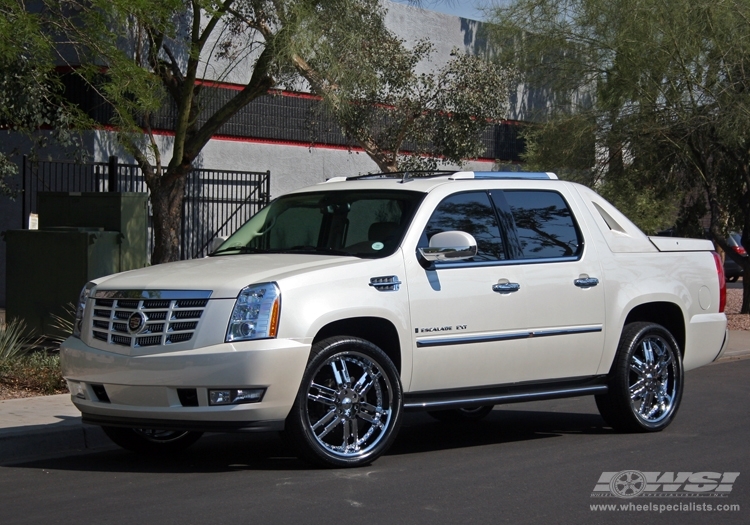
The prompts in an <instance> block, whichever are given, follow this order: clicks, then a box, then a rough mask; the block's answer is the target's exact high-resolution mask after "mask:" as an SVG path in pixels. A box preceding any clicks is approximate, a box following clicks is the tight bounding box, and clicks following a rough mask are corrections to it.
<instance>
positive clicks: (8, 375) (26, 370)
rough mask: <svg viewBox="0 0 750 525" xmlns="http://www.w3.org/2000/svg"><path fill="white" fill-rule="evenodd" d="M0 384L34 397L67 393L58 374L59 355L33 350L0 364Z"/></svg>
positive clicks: (59, 373)
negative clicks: (34, 395)
mask: <svg viewBox="0 0 750 525" xmlns="http://www.w3.org/2000/svg"><path fill="white" fill-rule="evenodd" d="M0 383H2V384H3V385H5V386H6V387H9V388H13V389H15V390H23V391H26V392H31V393H33V394H36V395H51V394H61V393H64V392H67V391H68V389H67V385H66V383H65V380H64V379H63V377H62V374H61V372H60V354H59V353H57V352H48V351H46V350H35V351H33V352H30V353H27V354H24V355H19V356H16V358H14V359H11V360H7V361H5V362H2V363H0Z"/></svg>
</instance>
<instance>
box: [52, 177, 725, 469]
mask: <svg viewBox="0 0 750 525" xmlns="http://www.w3.org/2000/svg"><path fill="white" fill-rule="evenodd" d="M712 249H713V247H712V244H711V243H710V242H709V241H706V240H697V239H678V238H653V237H647V236H646V235H644V234H643V233H642V232H641V231H640V230H639V229H638V228H637V227H636V226H635V225H634V224H633V223H631V222H630V221H629V220H628V219H627V218H626V217H624V216H623V215H622V214H621V213H620V212H618V211H617V210H616V209H615V208H614V207H613V206H612V205H611V204H609V203H608V202H607V201H605V200H604V199H602V198H601V197H600V196H599V195H597V194H596V193H595V192H593V191H591V190H590V189H588V188H585V187H583V186H579V185H576V184H573V183H568V182H564V181H560V180H557V177H555V176H554V175H553V174H547V173H497V172H488V173H480V172H476V173H474V172H452V173H434V174H432V175H431V176H420V177H414V178H412V177H411V176H409V174H398V175H393V174H390V175H374V176H373V175H371V176H361V177H350V178H344V177H337V178H334V179H330V180H329V181H327V182H325V183H323V184H319V185H317V186H315V187H310V188H305V189H302V190H299V191H295V192H293V193H290V194H288V195H284V196H282V197H280V198H278V199H276V200H274V201H273V202H272V203H271V204H270V205H269V206H268V207H266V208H265V209H263V210H262V211H261V212H260V213H258V214H257V215H256V216H254V217H253V218H252V219H250V220H249V221H248V222H247V223H246V224H245V225H244V226H242V227H241V228H240V229H239V230H237V232H236V233H234V234H233V235H232V236H231V237H230V238H229V239H228V240H227V241H226V242H224V243H223V244H222V245H221V246H220V247H219V248H218V249H217V250H216V251H215V252H214V253H213V254H212V255H211V256H210V257H207V258H204V259H197V260H190V261H182V262H175V263H170V264H162V265H158V266H152V267H150V268H145V269H141V270H134V271H130V272H125V273H121V274H117V275H112V276H109V277H103V278H101V279H97V280H95V281H92V282H90V283H88V284H87V285H86V286H85V288H84V289H83V291H82V293H81V297H80V301H79V306H78V313H77V319H76V328H75V332H74V334H73V336H72V337H70V338H69V339H68V340H67V341H65V343H64V344H63V345H62V360H63V361H62V362H63V374H64V376H65V379H66V380H67V382H68V386H69V388H70V391H71V397H72V400H73V403H75V405H76V406H77V407H78V408H79V409H80V410H81V412H82V413H83V421H84V422H85V423H90V424H95V425H101V426H102V427H103V428H104V431H105V432H106V433H107V435H108V436H109V437H110V438H112V440H113V441H115V442H116V443H117V444H119V445H121V446H123V447H125V448H127V449H130V450H135V451H142V452H155V451H156V452H158V451H165V452H166V451H171V450H177V449H182V448H184V447H186V446H188V445H190V444H192V443H193V442H195V441H196V440H197V439H198V438H199V437H200V435H201V432H204V431H238V430H243V431H248V430H251V431H252V430H282V429H285V430H286V431H287V432H288V434H289V435H290V437H291V439H292V441H293V442H294V443H295V444H296V445H297V448H298V449H299V453H300V455H301V456H302V457H304V458H306V459H308V460H310V461H314V462H317V463H322V464H325V465H330V466H358V465H363V464H367V463H369V462H371V461H373V460H374V459H375V458H377V457H378V456H380V455H381V454H383V453H384V452H385V451H386V450H387V449H388V447H389V446H390V444H391V443H392V442H393V440H394V438H395V437H396V434H397V431H398V429H399V426H400V424H401V420H402V416H403V412H404V411H406V410H426V411H427V412H428V413H430V414H431V415H433V416H435V417H436V418H438V419H441V420H447V421H460V420H462V419H463V420H466V419H478V418H481V417H484V416H485V415H487V414H488V413H489V412H490V410H491V409H492V406H493V405H496V404H500V403H509V402H517V401H525V400H537V399H549V398H559V397H568V396H579V395H585V394H591V395H594V396H596V403H597V406H598V407H599V410H600V412H601V414H602V416H603V418H604V420H605V421H606V423H607V424H609V425H611V426H612V427H613V428H615V429H617V430H621V431H631V432H632V431H658V430H662V429H664V428H665V427H666V426H667V425H669V423H670V422H671V421H672V419H673V418H674V416H675V414H676V412H677V409H678V407H679V404H680V398H681V396H682V390H683V371H684V370H689V369H691V368H696V367H699V366H702V365H705V364H707V363H710V362H712V361H714V360H715V359H717V358H718V357H719V355H720V354H721V352H722V351H723V349H724V347H725V346H726V342H727V332H726V316H725V315H724V313H723V312H724V303H725V294H726V289H725V283H724V275H723V270H722V264H721V261H720V259H719V257H718V255H717V254H716V253H714V252H712Z"/></svg>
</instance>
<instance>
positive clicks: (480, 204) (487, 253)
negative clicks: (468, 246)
mask: <svg viewBox="0 0 750 525" xmlns="http://www.w3.org/2000/svg"><path fill="white" fill-rule="evenodd" d="M453 230H458V231H463V232H466V233H470V234H471V235H473V236H474V239H476V241H477V255H476V257H473V258H472V259H468V260H465V261H460V262H478V261H500V260H504V259H505V250H504V249H503V241H502V237H501V236H500V228H499V227H498V224H497V218H496V217H495V211H494V209H493V208H492V204H491V203H490V199H489V196H488V195H487V193H486V192H483V191H481V192H479V191H477V192H468V193H457V194H455V195H451V196H450V197H447V198H446V199H444V200H443V202H441V203H440V204H439V205H438V207H437V208H435V211H434V212H433V213H432V217H430V220H429V221H428V222H427V226H426V227H425V230H424V232H423V234H422V240H421V241H420V244H419V246H420V247H426V246H427V245H428V243H429V239H431V238H432V236H433V235H435V234H436V233H440V232H446V231H453Z"/></svg>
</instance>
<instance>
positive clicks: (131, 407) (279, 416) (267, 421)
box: [61, 337, 310, 431]
mask: <svg viewBox="0 0 750 525" xmlns="http://www.w3.org/2000/svg"><path fill="white" fill-rule="evenodd" d="M309 354H310V345H305V344H301V343H297V342H296V341H291V340H285V339H267V340H261V341H248V342H240V343H224V344H218V345H213V346H208V347H203V348H197V349H194V350H185V351H179V352H167V353H155V354H152V355H143V356H127V355H121V354H117V353H113V352H107V351H105V350H100V349H96V348H91V347H90V346H88V345H86V344H85V343H84V342H83V341H81V340H80V339H78V338H74V337H71V338H69V339H67V340H66V341H65V342H64V343H63V344H62V346H61V360H62V371H63V377H64V378H65V379H66V380H67V382H68V386H69V388H70V391H71V399H72V401H73V404H75V406H76V407H77V408H78V409H79V410H80V411H81V413H82V415H83V421H84V423H92V424H97V425H111V426H130V427H139V428H160V429H175V430H177V429H180V430H215V431H225V430H245V429H247V430H252V429H257V430H273V429H278V428H281V427H282V426H283V421H284V419H285V418H286V416H287V415H288V414H289V411H290V409H291V407H292V404H293V403H294V400H295V398H296V396H297V392H298V390H299V385H300V382H301V380H302V375H303V373H304V370H305V366H306V364H307V360H308V357H309ZM212 388H216V389H222V388H248V389H249V388H264V389H266V390H265V394H264V396H263V399H262V400H261V401H260V402H256V403H248V404H238V405H220V406H209V404H208V390H209V389H212ZM185 390H189V391H191V392H193V391H194V394H195V395H194V396H193V397H192V399H191V402H190V403H187V405H189V406H186V403H185V402H184V397H183V399H182V400H181V397H180V393H181V392H180V391H183V392H184V391H185ZM103 392H104V393H103ZM192 405H197V406H192Z"/></svg>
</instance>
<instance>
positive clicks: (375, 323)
mask: <svg viewBox="0 0 750 525" xmlns="http://www.w3.org/2000/svg"><path fill="white" fill-rule="evenodd" d="M336 335H348V336H351V337H359V338H360V339H365V340H367V341H370V342H371V343H372V344H374V345H376V346H378V347H379V348H380V349H381V350H382V351H383V352H385V354H386V355H387V356H388V357H389V358H390V359H391V361H393V364H394V365H395V366H396V370H398V372H399V374H400V373H401V371H402V358H401V341H400V339H399V335H398V330H397V329H396V327H395V326H394V324H393V323H392V322H391V321H389V320H388V319H384V318H382V317H349V318H346V319H339V320H336V321H332V322H329V323H328V324H326V325H324V326H323V327H321V328H320V330H318V332H317V333H316V334H315V337H314V338H313V342H312V344H313V345H314V344H315V343H317V342H318V341H321V340H323V339H327V338H328V337H333V336H336Z"/></svg>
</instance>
